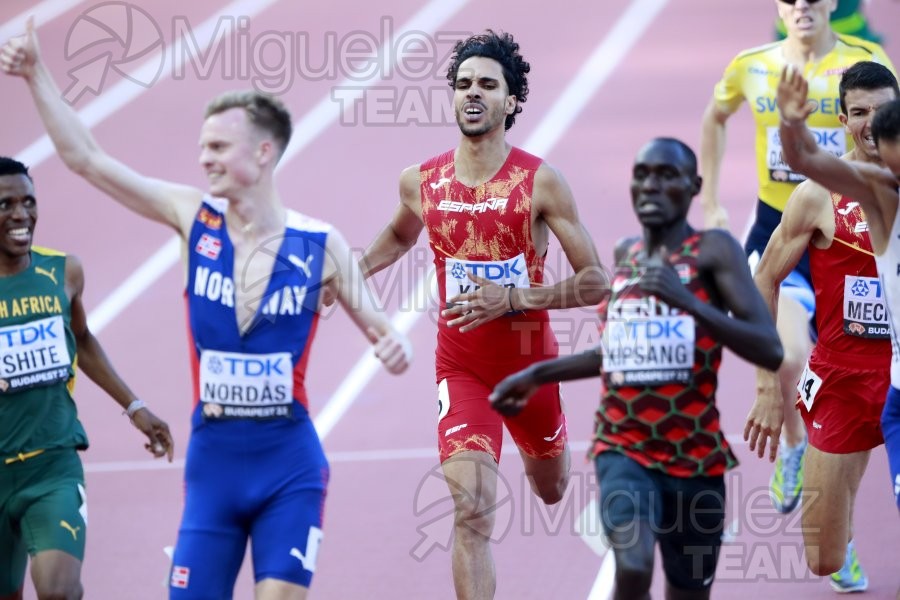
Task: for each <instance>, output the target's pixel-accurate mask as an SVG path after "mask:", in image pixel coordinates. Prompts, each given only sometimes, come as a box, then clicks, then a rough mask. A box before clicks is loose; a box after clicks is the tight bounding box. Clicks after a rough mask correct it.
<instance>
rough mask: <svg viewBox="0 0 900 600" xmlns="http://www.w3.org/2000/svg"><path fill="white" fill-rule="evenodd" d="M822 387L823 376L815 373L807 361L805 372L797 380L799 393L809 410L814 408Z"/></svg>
mask: <svg viewBox="0 0 900 600" xmlns="http://www.w3.org/2000/svg"><path fill="white" fill-rule="evenodd" d="M820 387H822V378H821V377H819V376H818V375H816V374H815V373H813V371H812V369H810V368H809V362H807V363H806V366H805V367H804V368H803V374H802V375H800V380H799V381H798V382H797V393H799V394H800V401H801V402H803V406H805V407H806V411H807V412H809V411H811V410H812V405H813V402H815V400H816V394H818V393H819V388H820Z"/></svg>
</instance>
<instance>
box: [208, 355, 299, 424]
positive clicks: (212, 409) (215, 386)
mask: <svg viewBox="0 0 900 600" xmlns="http://www.w3.org/2000/svg"><path fill="white" fill-rule="evenodd" d="M293 370H294V368H293V363H292V361H291V354H290V353H289V352H276V353H274V354H241V353H238V352H219V351H217V350H204V351H203V352H202V353H201V354H200V401H201V402H202V403H203V416H204V417H206V418H211V419H271V418H274V417H290V416H291V415H292V410H291V408H292V406H291V404H292V402H293V392H294V374H293Z"/></svg>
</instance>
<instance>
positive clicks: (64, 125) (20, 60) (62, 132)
mask: <svg viewBox="0 0 900 600" xmlns="http://www.w3.org/2000/svg"><path fill="white" fill-rule="evenodd" d="M0 68H2V69H3V70H4V71H5V72H6V73H7V74H9V75H14V76H18V77H21V78H23V79H24V80H25V82H26V83H27V84H28V89H29V90H30V91H31V95H32V97H33V98H34V103H35V106H36V107H37V109H38V112H39V113H40V116H41V119H42V120H43V122H44V126H45V127H46V128H47V133H48V135H49V136H50V139H51V140H52V141H53V144H54V146H55V147H56V150H57V152H58V153H59V155H60V157H61V158H62V160H63V162H64V163H65V164H66V166H67V167H68V168H69V169H71V170H72V171H74V172H75V173H77V174H78V175H81V176H82V177H84V178H85V179H86V180H87V181H89V182H90V183H91V184H92V185H94V186H95V187H97V188H98V189H100V190H101V191H103V192H104V193H106V194H108V195H109V196H111V197H112V198H113V199H115V200H117V201H118V202H120V203H122V204H123V205H125V206H126V207H128V208H130V209H131V210H133V211H135V212H137V213H139V214H141V215H143V216H145V217H148V218H150V219H153V220H155V221H159V222H161V223H165V224H167V225H169V226H171V227H173V228H174V229H175V230H176V231H178V232H179V233H181V234H182V236H183V237H184V236H186V235H187V232H188V231H189V230H190V223H191V221H192V220H193V217H194V215H195V214H196V212H197V209H198V208H199V205H200V201H201V199H202V193H201V192H200V191H199V190H197V189H195V188H192V187H188V186H183V185H177V184H173V183H168V182H165V181H161V180H158V179H152V178H149V177H145V176H143V175H141V174H139V173H137V172H135V171H134V170H132V169H131V168H129V167H127V166H126V165H124V164H122V163H121V162H119V161H117V160H115V159H114V158H112V157H111V156H109V155H108V154H106V153H105V152H104V151H103V150H102V149H101V148H100V146H98V145H97V142H96V141H95V140H94V138H93V136H92V135H91V133H90V131H88V129H87V128H86V127H85V126H84V124H82V123H81V121H80V120H79V119H78V116H77V115H76V114H75V112H74V111H73V110H72V108H71V107H70V106H69V105H68V104H66V103H65V101H64V100H63V98H62V94H61V92H60V90H59V88H58V87H57V86H56V83H55V82H54V81H53V78H52V77H51V75H50V73H49V72H48V71H47V68H46V67H45V66H44V64H43V61H42V60H41V55H40V47H39V45H38V38H37V33H36V32H35V30H34V23H33V19H29V21H28V26H27V31H26V33H25V35H24V36H20V37H17V38H13V39H12V40H10V41H9V42H7V43H6V45H5V46H4V47H3V48H2V50H0Z"/></svg>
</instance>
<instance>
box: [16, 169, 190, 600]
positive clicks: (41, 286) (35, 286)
mask: <svg viewBox="0 0 900 600" xmlns="http://www.w3.org/2000/svg"><path fill="white" fill-rule="evenodd" d="M36 222H37V200H36V198H35V194H34V184H33V182H32V180H31V176H30V175H29V174H28V169H27V168H26V167H25V166H24V165H23V164H22V163H20V162H18V161H16V160H13V159H10V158H6V157H0V599H2V600H10V599H18V598H21V597H22V588H23V583H24V578H25V569H26V565H27V562H28V557H29V556H31V576H32V580H33V582H34V587H35V590H36V591H37V594H38V597H40V598H81V596H82V594H83V590H82V586H81V561H82V559H83V558H84V546H85V530H86V528H87V521H86V515H87V511H86V504H85V491H84V473H83V470H82V467H81V461H80V460H79V458H78V455H77V451H78V450H84V449H86V448H87V446H88V440H87V435H86V434H85V431H84V428H83V427H82V425H81V423H80V422H79V421H78V414H77V410H76V407H75V403H74V401H73V399H72V392H73V389H74V383H75V364H76V359H77V363H78V366H79V367H80V368H81V370H82V371H84V373H85V374H86V375H87V376H88V377H90V378H91V379H92V380H93V381H94V382H96V383H97V384H98V385H99V386H100V387H101V388H103V390H104V391H106V392H107V393H108V394H109V395H110V396H112V397H113V398H114V399H115V400H116V402H118V403H119V404H120V405H121V406H122V408H123V409H125V411H126V412H127V414H128V415H129V416H130V417H131V420H132V423H133V424H134V425H135V427H137V428H138V429H139V430H140V431H141V432H142V433H143V434H144V435H146V436H147V438H148V440H149V441H148V443H147V449H148V450H149V451H150V452H151V453H152V454H153V455H154V456H157V457H159V456H163V455H168V457H169V460H171V459H172V452H173V445H172V437H171V435H170V434H169V427H168V425H166V423H164V422H163V421H161V420H159V419H158V418H157V417H156V416H154V415H153V413H151V412H150V411H149V410H148V409H147V408H146V407H145V406H144V403H143V402H141V401H140V400H138V399H137V398H136V397H135V395H134V394H133V393H132V392H131V390H130V389H129V388H128V386H127V385H125V382H123V381H122V379H121V378H120V377H119V376H118V375H117V374H116V372H115V370H113V367H112V365H111V364H110V362H109V360H108V359H107V357H106V354H105V353H104V352H103V349H102V348H101V346H100V343H99V342H98V341H97V339H96V338H95V337H94V336H93V335H92V334H91V332H90V330H89V329H88V327H87V318H86V315H85V311H84V306H83V304H82V292H83V290H84V272H83V271H82V268H81V263H80V262H79V261H78V260H77V259H76V258H75V257H73V256H67V255H66V254H63V253H61V252H57V251H54V250H47V249H45V248H38V247H34V246H32V236H33V234H34V226H35V223H36Z"/></svg>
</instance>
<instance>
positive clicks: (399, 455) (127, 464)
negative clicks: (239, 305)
mask: <svg viewBox="0 0 900 600" xmlns="http://www.w3.org/2000/svg"><path fill="white" fill-rule="evenodd" d="M727 438H728V443H729V444H731V445H732V446H738V445H741V444H746V442H745V441H744V440H742V439H741V436H740V435H739V434H729V435H728V436H727ZM590 446H591V442H589V441H587V440H577V441H573V442H571V443H570V444H569V450H571V451H572V453H573V454H577V453H579V452H586V451H587V449H588V448H590ZM502 454H503V456H507V455H509V456H512V455H518V454H519V451H518V449H516V447H515V445H514V444H505V445H504V446H503V451H502ZM327 456H328V462H330V463H345V462H351V463H352V462H378V461H386V462H390V461H394V460H419V459H431V460H437V448H435V447H433V446H429V447H427V448H387V449H382V450H345V451H339V452H328V453H327ZM182 468H184V459H183V458H178V459H175V460H173V461H172V462H171V463H168V462H165V461H163V460H153V459H150V458H148V459H145V460H126V461H97V462H90V461H86V462H85V463H84V470H85V472H87V473H127V472H129V471H166V470H169V469H182Z"/></svg>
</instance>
